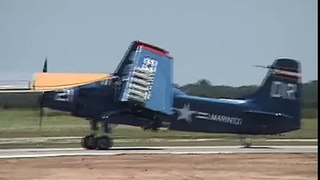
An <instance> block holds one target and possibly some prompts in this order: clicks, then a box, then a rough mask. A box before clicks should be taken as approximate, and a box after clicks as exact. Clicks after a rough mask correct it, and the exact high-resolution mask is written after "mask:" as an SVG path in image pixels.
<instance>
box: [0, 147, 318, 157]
mask: <svg viewBox="0 0 320 180" xmlns="http://www.w3.org/2000/svg"><path fill="white" fill-rule="evenodd" d="M317 152H318V147H317V146H254V147H251V148H243V147H241V146H166V147H114V148H112V149H110V150H106V151H99V150H85V149H82V148H51V149H40V148H39V149H0V159H4V158H34V157H57V156H88V155H89V156H97V155H104V156H106V155H121V154H232V153H317Z"/></svg>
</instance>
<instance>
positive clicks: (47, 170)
mask: <svg viewBox="0 0 320 180" xmlns="http://www.w3.org/2000/svg"><path fill="white" fill-rule="evenodd" d="M316 152H317V147H316V146H285V147H280V146H272V147H255V148H250V149H244V148H240V147H237V146H216V147H213V146H208V147H194V146H193V147H130V148H125V147H121V148H113V149H112V150H110V151H88V150H83V149H80V148H76V149H75V148H71V149H70V148H69V149H10V150H0V157H1V158H2V159H1V160H0V167H1V168H0V179H13V180H14V179H290V180H291V179H297V180H298V179H299V180H304V179H317V158H318V157H317V153H316ZM53 156H58V157H53ZM32 157H38V158H32ZM39 157H41V158H39Z"/></svg>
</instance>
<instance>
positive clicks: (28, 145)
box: [0, 110, 318, 180]
mask: <svg viewBox="0 0 320 180" xmlns="http://www.w3.org/2000/svg"><path fill="white" fill-rule="evenodd" d="M52 113H54V112H52ZM52 113H51V114H47V116H46V117H45V118H44V121H43V124H42V128H41V129H39V127H38V118H37V112H36V111H29V110H28V111H22V110H7V111H2V112H1V113H0V115H1V116H0V119H1V121H0V124H1V126H0V129H1V131H0V135H1V138H0V179H10V180H11V179H13V180H14V179H290V180H291V179H297V180H298V179H299V180H303V179H317V166H318V162H317V159H318V155H317V152H318V149H317V144H318V141H317V119H304V120H303V126H302V129H301V130H298V131H295V132H292V133H289V134H285V135H284V136H268V137H256V138H255V139H252V140H253V143H254V148H249V149H247V148H241V147H240V146H239V139H238V138H237V136H233V135H228V134H207V133H185V132H175V131H167V130H160V131H159V132H150V131H142V130H141V129H140V128H133V127H129V126H116V127H114V130H113V131H112V136H113V138H114V144H115V147H113V148H112V149H111V150H108V151H87V150H83V149H82V148H79V142H80V140H81V137H82V136H83V135H85V134H87V133H89V132H88V124H87V122H86V121H83V120H79V119H77V118H74V117H69V116H67V115H64V114H58V116H57V115H55V114H52ZM13 114H14V116H12V115H13ZM22 119H23V120H22Z"/></svg>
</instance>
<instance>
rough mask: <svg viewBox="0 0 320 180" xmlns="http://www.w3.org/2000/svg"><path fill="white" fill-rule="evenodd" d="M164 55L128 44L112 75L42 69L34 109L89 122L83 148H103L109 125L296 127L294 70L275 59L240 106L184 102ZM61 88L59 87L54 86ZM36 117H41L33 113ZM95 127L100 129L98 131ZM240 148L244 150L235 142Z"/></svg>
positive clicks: (217, 129) (272, 130)
mask: <svg viewBox="0 0 320 180" xmlns="http://www.w3.org/2000/svg"><path fill="white" fill-rule="evenodd" d="M173 63H174V59H173V58H172V57H171V56H170V54H169V52H168V51H166V50H164V49H162V48H159V47H156V46H154V45H151V44H148V43H144V42H141V41H133V42H132V43H131V44H130V46H129V48H128V49H127V51H126V53H125V55H124V57H123V59H122V60H121V62H120V63H119V65H118V67H117V68H116V70H115V71H114V72H113V73H112V74H74V73H69V74H68V73H49V72H47V62H46V63H45V65H44V70H43V72H42V73H37V74H36V75H35V82H34V84H33V88H34V89H38V90H40V91H41V90H42V92H43V94H42V96H41V99H40V107H41V109H42V108H43V107H47V108H51V109H56V110H60V111H67V112H70V113H71V114H72V115H73V116H77V117H82V118H85V119H87V120H89V121H90V128H91V130H92V131H93V133H92V134H89V135H87V136H85V137H83V139H82V142H81V145H82V147H83V148H86V149H99V150H106V149H110V148H111V147H112V145H113V143H112V139H111V138H110V137H109V136H108V134H109V133H110V124H126V125H132V126H139V127H142V128H143V129H151V130H157V129H159V128H161V127H166V128H168V129H170V130H176V131H192V132H209V133H232V134H239V135H245V136H246V135H273V134H281V133H285V132H289V131H293V130H297V129H299V128H300V120H301V117H300V104H301V67H300V63H299V62H298V61H296V60H293V59H289V58H280V59H276V60H275V61H274V62H273V64H272V65H270V66H266V67H264V68H267V69H268V73H267V75H266V77H265V79H264V80H263V82H262V84H261V86H260V87H259V89H258V90H257V91H256V92H255V93H254V94H252V95H249V96H246V97H243V98H242V99H222V98H205V97H198V96H191V95H188V94H186V93H184V92H182V91H180V90H179V89H178V88H176V87H174V85H173ZM62 81H63V82H62ZM40 112H42V111H40ZM99 124H101V128H99V127H98V126H99ZM242 144H243V145H244V146H245V147H250V146H251V143H250V142H248V141H246V139H242Z"/></svg>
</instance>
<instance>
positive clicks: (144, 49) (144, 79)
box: [114, 41, 173, 114]
mask: <svg viewBox="0 0 320 180" xmlns="http://www.w3.org/2000/svg"><path fill="white" fill-rule="evenodd" d="M114 75H117V76H120V78H121V80H122V85H121V92H120V95H119V99H120V101H122V102H132V103H134V104H137V105H140V106H142V107H144V108H147V109H150V110H153V111H157V112H161V113H164V114H171V113H172V104H173V89H172V84H173V58H172V57H171V56H170V55H169V53H168V52H167V51H166V50H163V49H161V48H159V47H155V46H153V45H150V44H147V43H143V42H140V41H134V42H133V43H132V45H131V46H130V47H129V49H128V51H127V53H126V55H125V57H124V59H123V60H122V61H121V63H120V64H119V66H118V68H117V70H116V71H115V73H114Z"/></svg>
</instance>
